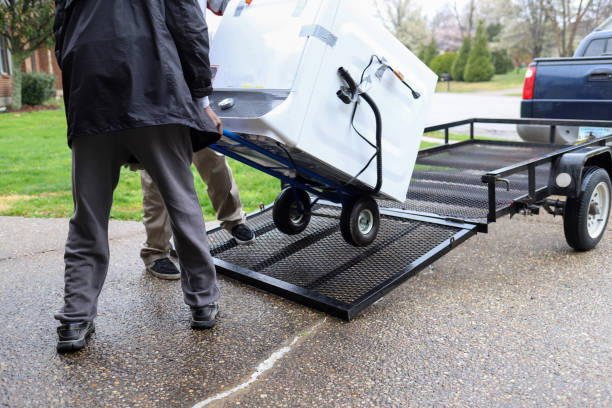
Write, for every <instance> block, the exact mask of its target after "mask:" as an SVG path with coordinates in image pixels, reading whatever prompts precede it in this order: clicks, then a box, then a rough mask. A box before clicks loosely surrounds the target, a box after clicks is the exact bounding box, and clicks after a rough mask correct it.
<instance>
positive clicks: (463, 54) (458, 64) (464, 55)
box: [451, 36, 472, 81]
mask: <svg viewBox="0 0 612 408" xmlns="http://www.w3.org/2000/svg"><path fill="white" fill-rule="evenodd" d="M471 49H472V40H471V39H470V37H469V36H465V37H463V43H462V44H461V49H460V50H459V55H458V56H457V58H456V59H455V62H454V63H453V67H452V69H451V75H452V76H453V79H454V80H455V81H463V79H464V78H463V73H464V72H465V66H466V65H467V61H468V58H469V56H470V50H471Z"/></svg>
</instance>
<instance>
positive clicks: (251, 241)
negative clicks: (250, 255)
mask: <svg viewBox="0 0 612 408" xmlns="http://www.w3.org/2000/svg"><path fill="white" fill-rule="evenodd" d="M233 238H234V240H235V241H236V243H237V244H238V245H241V246H247V245H253V244H254V243H255V237H253V239H251V240H249V241H242V240H239V239H238V238H236V237H233Z"/></svg>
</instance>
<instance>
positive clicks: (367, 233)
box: [340, 196, 380, 247]
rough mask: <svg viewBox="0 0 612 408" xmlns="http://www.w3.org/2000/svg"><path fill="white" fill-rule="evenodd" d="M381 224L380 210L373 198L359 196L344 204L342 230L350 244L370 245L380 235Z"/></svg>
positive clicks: (341, 221) (341, 217) (341, 216)
mask: <svg viewBox="0 0 612 408" xmlns="http://www.w3.org/2000/svg"><path fill="white" fill-rule="evenodd" d="M379 226H380V212H379V210H378V204H377V203H376V201H375V200H374V199H373V198H371V197H368V196H364V197H359V198H357V199H353V200H348V201H347V202H345V204H344V205H343V206H342V214H341V215H340V231H341V232H342V237H343V238H344V239H345V240H346V242H348V243H349V244H351V245H353V246H356V247H364V246H368V245H370V244H371V243H372V242H374V240H375V239H376V236H377V235H378V228H379Z"/></svg>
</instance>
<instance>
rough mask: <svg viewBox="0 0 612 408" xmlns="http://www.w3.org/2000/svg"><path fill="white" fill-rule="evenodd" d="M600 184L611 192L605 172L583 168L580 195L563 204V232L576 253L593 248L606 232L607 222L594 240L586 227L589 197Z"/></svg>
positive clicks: (592, 167) (611, 188)
mask: <svg viewBox="0 0 612 408" xmlns="http://www.w3.org/2000/svg"><path fill="white" fill-rule="evenodd" d="M601 182H605V183H607V184H608V188H609V189H610V191H611V192H612V187H611V183H610V176H609V175H608V172H607V171H606V170H604V169H602V168H600V167H596V166H589V167H585V169H584V173H583V176H582V186H581V187H582V188H581V191H582V193H581V194H580V195H579V196H578V197H573V198H568V199H567V201H566V203H565V212H564V214H563V232H564V233H565V240H566V241H567V243H568V244H569V246H571V247H572V248H574V249H575V250H576V251H590V250H591V249H593V248H595V247H596V246H597V244H598V243H599V241H600V240H601V238H602V237H603V235H604V233H605V232H606V228H607V222H608V220H606V226H605V227H604V228H603V230H602V232H601V234H599V236H598V237H596V238H592V237H591V235H590V234H589V231H588V226H587V219H588V213H589V205H590V200H591V196H592V194H593V191H594V190H595V188H596V187H597V186H598V185H599V183H601ZM608 205H610V201H608ZM608 213H609V212H608Z"/></svg>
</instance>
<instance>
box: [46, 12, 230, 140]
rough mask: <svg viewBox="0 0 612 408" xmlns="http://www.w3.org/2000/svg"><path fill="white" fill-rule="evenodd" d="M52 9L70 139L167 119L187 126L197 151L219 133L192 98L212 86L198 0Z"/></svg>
mask: <svg viewBox="0 0 612 408" xmlns="http://www.w3.org/2000/svg"><path fill="white" fill-rule="evenodd" d="M55 11H56V14H55V25H54V32H55V39H56V43H55V54H56V57H57V61H58V63H59V66H60V68H61V69H62V79H63V85H64V101H65V105H66V118H67V121H68V145H71V143H72V140H74V139H75V138H77V137H80V136H84V135H90V134H104V133H106V132H113V131H118V130H123V129H130V128H139V127H145V126H155V125H165V124H182V125H186V126H188V127H190V128H191V129H192V141H193V145H194V151H197V150H200V149H201V148H204V147H206V146H207V145H209V144H210V143H213V142H215V141H216V140H217V139H218V137H219V134H218V133H217V132H216V130H215V126H214V124H213V122H212V121H211V120H210V118H209V117H208V115H206V113H205V112H204V109H203V108H202V107H201V106H200V105H199V104H198V103H197V101H195V100H194V99H196V98H202V97H204V96H208V95H210V94H211V93H212V86H211V72H210V62H209V59H208V50H209V43H208V27H207V26H206V22H205V20H204V16H203V15H202V11H201V9H200V7H199V6H198V3H197V0H56V1H55Z"/></svg>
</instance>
